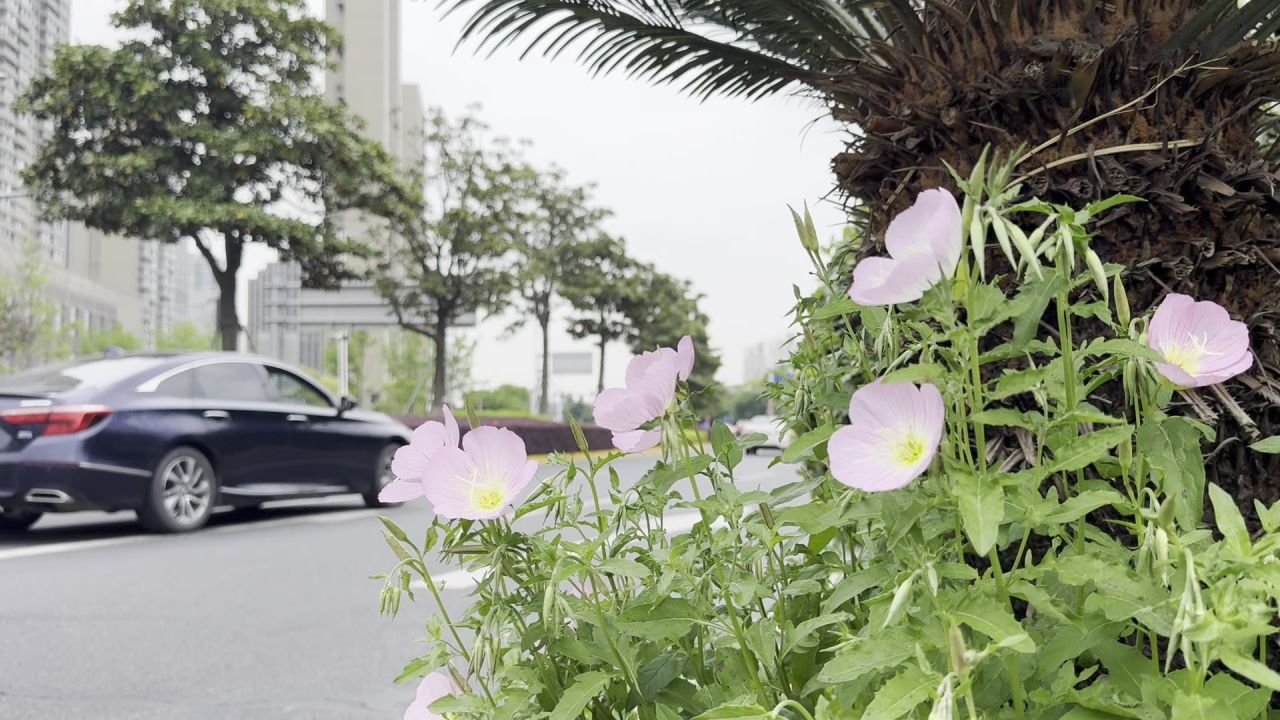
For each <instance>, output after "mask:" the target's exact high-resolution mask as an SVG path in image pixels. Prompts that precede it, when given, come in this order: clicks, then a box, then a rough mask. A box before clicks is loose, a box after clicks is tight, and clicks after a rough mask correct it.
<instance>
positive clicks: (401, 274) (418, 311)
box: [375, 110, 527, 411]
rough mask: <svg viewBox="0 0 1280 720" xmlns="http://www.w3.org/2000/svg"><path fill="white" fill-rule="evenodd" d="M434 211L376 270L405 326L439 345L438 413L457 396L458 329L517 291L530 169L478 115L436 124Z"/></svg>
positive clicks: (430, 185)
mask: <svg viewBox="0 0 1280 720" xmlns="http://www.w3.org/2000/svg"><path fill="white" fill-rule="evenodd" d="M424 145H425V150H426V155H427V163H426V167H427V172H426V175H425V178H424V183H425V188H426V203H427V212H426V214H424V215H423V217H422V218H420V219H416V220H415V221H413V222H412V223H410V224H409V225H408V227H407V228H406V231H405V233H404V237H403V239H402V241H400V242H397V243H395V244H394V245H393V246H392V248H391V249H390V251H389V253H388V254H387V256H386V258H385V260H384V261H383V262H382V263H380V265H379V267H378V268H377V270H376V272H375V279H376V286H377V288H378V292H379V293H380V294H381V295H382V296H383V297H384V298H385V299H386V300H387V303H388V304H389V305H390V306H391V309H392V311H393V312H394V313H395V317H396V320H397V321H398V322H399V324H400V326H401V327H402V328H404V329H406V330H409V331H411V332H415V333H418V334H420V335H422V336H424V337H427V338H430V339H431V342H432V345H433V347H434V354H433V355H434V368H433V370H432V380H431V408H432V410H433V411H434V410H438V409H439V408H440V406H441V405H442V404H443V403H444V402H445V400H446V398H447V397H448V392H449V382H448V380H449V378H448V359H449V357H450V353H449V328H450V327H451V326H454V325H456V324H457V323H458V321H459V320H460V319H461V318H462V316H463V314H464V313H476V314H480V313H484V312H490V311H497V310H500V309H501V308H503V307H504V306H505V304H506V303H507V302H508V299H509V297H510V294H511V290H512V277H513V274H514V268H513V266H512V265H513V263H512V257H511V249H512V245H513V238H514V237H515V235H516V234H517V232H518V230H519V228H520V226H521V222H520V215H521V212H522V208H521V203H522V202H523V201H524V199H525V198H524V192H523V189H522V187H521V183H522V182H524V173H526V171H527V169H526V167H525V166H524V165H523V163H521V162H520V161H519V158H518V157H517V156H516V154H515V153H514V152H513V150H512V149H511V147H510V146H509V144H508V143H506V142H505V141H504V140H501V139H499V138H494V137H492V136H491V135H490V134H489V132H488V128H487V127H486V126H485V125H484V124H483V123H482V122H481V121H480V120H478V119H477V118H476V117H475V116H474V115H471V114H467V115H464V116H462V117H461V118H459V119H458V120H456V121H455V120H450V119H449V118H448V117H446V116H445V115H444V113H443V112H441V111H440V110H432V111H431V112H430V113H429V117H428V119H427V132H426V138H425V143H424Z"/></svg>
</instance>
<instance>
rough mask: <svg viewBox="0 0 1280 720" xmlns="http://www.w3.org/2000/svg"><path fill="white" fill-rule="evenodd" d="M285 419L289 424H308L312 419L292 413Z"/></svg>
mask: <svg viewBox="0 0 1280 720" xmlns="http://www.w3.org/2000/svg"><path fill="white" fill-rule="evenodd" d="M284 419H285V420H288V421H289V422H306V421H308V420H310V419H311V418H309V417H307V416H306V415H299V414H298V413H292V414H290V415H285V416H284Z"/></svg>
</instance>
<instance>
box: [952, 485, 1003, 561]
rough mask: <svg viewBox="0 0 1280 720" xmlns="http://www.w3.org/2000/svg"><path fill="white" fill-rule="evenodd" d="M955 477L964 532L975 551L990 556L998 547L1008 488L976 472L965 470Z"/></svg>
mask: <svg viewBox="0 0 1280 720" xmlns="http://www.w3.org/2000/svg"><path fill="white" fill-rule="evenodd" d="M952 476H953V477H954V478H955V483H956V503H957V504H958V505H959V506H960V520H961V522H962V524H963V525H964V533H965V535H968V536H969V542H970V543H973V550H974V552H976V553H977V554H978V555H986V554H987V553H988V552H989V551H990V550H991V548H993V547H995V544H996V538H997V536H998V535H999V533H1000V523H1001V521H1002V520H1004V489H1003V488H1002V487H1000V483H998V482H996V481H995V480H994V479H992V478H984V477H981V476H979V475H976V474H974V473H972V472H967V471H961V472H956V473H953V475H952Z"/></svg>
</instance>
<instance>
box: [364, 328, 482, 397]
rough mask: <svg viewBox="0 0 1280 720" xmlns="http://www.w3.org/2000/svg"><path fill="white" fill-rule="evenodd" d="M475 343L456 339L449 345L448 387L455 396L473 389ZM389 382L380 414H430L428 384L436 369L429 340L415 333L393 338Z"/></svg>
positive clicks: (388, 355)
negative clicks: (472, 375)
mask: <svg viewBox="0 0 1280 720" xmlns="http://www.w3.org/2000/svg"><path fill="white" fill-rule="evenodd" d="M474 356H475V343H474V342H471V341H470V340H469V339H467V338H466V337H455V338H453V340H452V341H451V342H450V343H449V359H448V362H447V365H448V368H447V373H448V385H449V387H451V388H453V389H454V392H459V391H465V390H466V388H468V387H470V385H471V366H472V360H473V358H474ZM386 362H387V380H386V382H385V383H384V384H383V386H382V387H381V388H380V390H379V393H378V402H377V404H376V407H377V409H378V410H380V411H382V412H385V413H388V414H391V415H415V414H417V415H421V414H424V413H429V412H430V408H428V407H427V406H428V404H429V403H428V402H427V400H428V399H429V398H428V394H429V391H430V388H429V387H427V381H429V380H430V379H431V373H432V369H433V368H434V367H435V351H434V350H433V348H432V345H431V343H430V342H429V340H428V339H427V338H426V337H424V336H422V335H420V334H418V333H412V332H398V333H394V334H392V335H391V337H390V339H389V341H388V343H387V352H386Z"/></svg>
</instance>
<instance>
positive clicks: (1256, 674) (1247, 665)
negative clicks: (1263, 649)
mask: <svg viewBox="0 0 1280 720" xmlns="http://www.w3.org/2000/svg"><path fill="white" fill-rule="evenodd" d="M1218 659H1219V660H1221V661H1222V664H1223V665H1226V666H1227V667H1228V668H1229V669H1230V670H1231V672H1233V673H1235V674H1237V675H1239V676H1241V677H1243V678H1245V679H1246V680H1252V681H1253V682H1255V683H1257V684H1259V685H1261V686H1263V687H1265V688H1270V689H1271V690H1273V691H1275V692H1280V673H1277V672H1276V671H1275V670H1272V669H1271V668H1269V667H1267V666H1266V665H1263V664H1262V663H1260V662H1258V661H1257V660H1255V659H1253V658H1252V657H1249V656H1247V655H1242V654H1240V653H1238V652H1236V651H1235V650H1230V649H1224V650H1219V651H1218Z"/></svg>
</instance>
